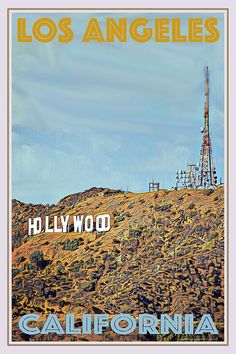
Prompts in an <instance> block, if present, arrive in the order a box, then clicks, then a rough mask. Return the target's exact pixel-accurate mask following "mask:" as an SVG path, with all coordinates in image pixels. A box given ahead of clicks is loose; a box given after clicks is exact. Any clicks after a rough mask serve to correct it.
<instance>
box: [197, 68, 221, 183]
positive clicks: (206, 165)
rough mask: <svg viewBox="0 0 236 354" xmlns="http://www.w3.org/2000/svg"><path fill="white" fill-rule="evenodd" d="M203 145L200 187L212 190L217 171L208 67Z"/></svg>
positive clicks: (215, 181)
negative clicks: (214, 162)
mask: <svg viewBox="0 0 236 354" xmlns="http://www.w3.org/2000/svg"><path fill="white" fill-rule="evenodd" d="M201 132H202V145H201V150H200V162H199V172H198V187H199V188H211V187H215V186H216V184H217V176H216V170H215V167H214V166H213V160H212V145H211V138H210V131H209V73H208V66H207V67H206V72H205V105H204V127H203V128H202V131H201Z"/></svg>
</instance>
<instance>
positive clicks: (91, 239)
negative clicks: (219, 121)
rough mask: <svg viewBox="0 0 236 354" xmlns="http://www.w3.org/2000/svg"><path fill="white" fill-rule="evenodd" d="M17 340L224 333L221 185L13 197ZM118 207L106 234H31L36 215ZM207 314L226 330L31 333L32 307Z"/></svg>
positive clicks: (44, 312)
mask: <svg viewBox="0 0 236 354" xmlns="http://www.w3.org/2000/svg"><path fill="white" fill-rule="evenodd" d="M12 212H13V225H12V230H13V236H12V238H13V254H12V264H13V265H12V277H13V289H12V290H13V340H14V341H24V340H30V341H35V340H44V341H49V340H50V341H51V340H58V341H71V340H75V341H76V340H78V341H80V340H83V341H84V340H85V341H91V340H96V341H121V340H122V341H130V340H131V341H133V340H140V341H146V340H149V341H150V340H153V341H156V340H159V341H161V340H169V341H173V340H184V341H186V340H198V341H203V340H214V341H222V340H223V336H224V333H223V327H224V323H223V322H224V303H223V297H224V292H223V285H224V279H223V272H224V269H223V257H224V234H223V232H224V190H223V187H218V188H216V189H215V190H214V191H213V190H205V191H203V190H198V191H196V190H181V191H164V190H163V191H159V192H158V193H157V192H153V193H138V194H132V193H126V194H125V193H122V192H121V191H111V190H109V189H103V188H100V189H97V188H92V189H91V190H89V191H86V192H84V194H83V193H78V194H74V195H71V196H68V197H66V198H64V199H62V200H61V201H60V202H59V203H58V204H56V205H53V206H49V205H47V206H44V205H32V204H29V205H28V204H24V203H21V202H19V201H16V200H14V201H13V208H12ZM102 213H109V214H110V215H111V222H112V224H111V230H110V231H108V232H106V233H99V232H92V233H85V232H84V233H81V234H79V233H74V232H69V233H50V234H47V233H42V234H39V235H35V236H31V237H29V236H28V235H27V221H28V218H29V217H34V216H44V215H50V216H53V215H68V214H69V215H82V214H84V215H88V214H92V215H94V216H96V215H98V214H102ZM30 312H34V313H39V314H41V320H42V321H43V319H45V318H46V315H47V314H49V313H56V314H57V315H58V317H61V318H62V319H63V318H64V314H65V313H75V314H76V318H77V322H78V324H79V323H80V320H81V316H82V314H83V313H91V314H93V313H106V314H109V315H111V316H114V315H116V314H119V313H130V314H132V315H133V316H134V317H137V315H138V314H139V313H150V314H154V315H158V314H160V313H168V314H170V315H171V314H173V313H183V314H184V313H193V314H194V316H195V319H196V320H198V319H199V318H200V317H201V315H202V314H204V313H210V314H211V315H212V316H213V318H214V321H215V323H216V325H217V328H218V330H219V331H220V335H215V336H210V335H204V336H195V337H194V336H187V335H186V336H184V335H182V336H179V337H178V338H176V336H174V335H168V336H161V335H159V336H149V337H145V336H138V335H137V334H133V335H130V336H125V337H124V336H118V335H116V334H114V333H112V332H111V330H106V331H105V332H104V334H103V335H100V336H99V335H97V336H95V335H90V336H88V335H87V336H86V335H84V336H83V335H78V336H69V335H68V336H66V335H65V336H62V335H61V336H56V335H44V336H42V335H37V336H31V337H28V336H26V335H23V334H22V333H20V331H19V329H18V320H19V318H20V316H22V315H24V314H26V313H30Z"/></svg>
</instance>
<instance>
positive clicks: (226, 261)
mask: <svg viewBox="0 0 236 354" xmlns="http://www.w3.org/2000/svg"><path fill="white" fill-rule="evenodd" d="M103 10H104V11H136V10H137V11H162V12H163V11H166V12H171V11H176V12H181V11H185V12H188V11H189V12H197V11H199V12H204V11H205V12H206V11H219V12H221V11H222V12H223V13H224V20H226V26H225V27H224V28H225V31H224V35H226V37H227V39H226V41H225V42H224V58H225V56H226V58H225V59H226V60H225V62H224V81H225V80H226V84H225V85H224V88H225V91H224V95H225V96H226V99H224V102H225V103H226V107H224V112H225V111H226V117H225V118H224V123H226V127H225V125H224V130H225V131H226V134H225V139H226V141H224V147H225V148H226V149H225V154H226V158H225V159H224V166H225V171H226V178H225V180H226V189H225V190H224V197H226V198H225V199H226V200H225V211H224V220H225V225H224V229H226V233H225V234H224V235H226V237H225V243H224V247H225V250H224V252H225V253H224V254H225V256H226V259H224V265H225V266H226V267H225V270H224V274H225V275H226V277H225V278H224V290H225V292H226V296H225V297H224V299H225V303H224V305H226V306H225V307H226V311H225V313H224V317H225V322H224V324H225V325H226V326H225V327H226V335H225V337H226V338H225V340H224V342H213V341H211V342H174V343H173V342H156V343H153V342H137V341H135V342H92V343H89V342H86V343H85V342H58V343H55V342H42V343H41V342H36V341H35V342H13V341H12V340H11V336H12V333H10V327H11V326H10V323H11V322H10V314H11V311H10V309H11V307H10V304H11V299H10V287H11V285H12V284H11V281H10V271H11V266H12V265H11V264H10V261H11V257H10V238H11V237H12V236H11V233H10V232H11V227H10V224H11V222H12V221H11V219H10V217H11V212H10V206H11V200H10V197H11V196H10V183H12V180H10V143H11V139H10V132H11V130H10V129H11V128H12V126H10V87H11V83H10V81H9V80H10V59H12V58H10V27H9V25H10V15H11V13H12V12H17V11H18V12H23V11H27V12H28V11H32V12H37V11H42V12H45V13H46V12H49V11H53V12H54V11H60V12H61V11H67V12H73V11H79V12H81V13H82V12H83V11H89V12H92V11H99V12H101V11H103ZM229 12H230V11H229V7H226V8H225V7H217V8H212V7H206V8H203V7H199V8H198V7H197V8H175V7H173V8H171V7H169V8H164V7H163V8H162V7H161V8H156V7H148V8H142V7H139V8H133V7H129V8H128V7H127V8H124V7H122V8H119V7H114V8H105V7H104V8H101V7H100V8H97V7H95V8H94V7H89V8H75V7H69V8H65V7H48V8H47V7H46V8H45V7H44V8H40V7H39V8H36V7H35V8H31V7H19V8H18V7H13V8H7V199H8V205H7V220H8V223H7V236H8V237H7V307H8V311H7V329H8V330H7V346H165V347H168V346H171V347H172V346H229ZM224 40H225V38H224ZM225 47H226V49H225ZM225 66H226V70H225ZM226 280H227V281H226Z"/></svg>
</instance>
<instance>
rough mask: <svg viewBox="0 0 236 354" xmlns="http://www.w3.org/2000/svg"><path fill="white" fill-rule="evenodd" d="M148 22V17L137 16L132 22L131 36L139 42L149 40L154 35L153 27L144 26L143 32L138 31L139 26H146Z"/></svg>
mask: <svg viewBox="0 0 236 354" xmlns="http://www.w3.org/2000/svg"><path fill="white" fill-rule="evenodd" d="M147 23H148V19H146V18H142V17H140V18H136V19H135V20H134V21H132V22H131V24H130V28H129V33H130V36H131V37H132V38H133V40H135V41H136V42H138V43H144V42H147V41H148V40H149V39H150V38H151V37H152V29H151V28H144V29H143V33H139V32H138V27H140V26H145V25H146V24H147Z"/></svg>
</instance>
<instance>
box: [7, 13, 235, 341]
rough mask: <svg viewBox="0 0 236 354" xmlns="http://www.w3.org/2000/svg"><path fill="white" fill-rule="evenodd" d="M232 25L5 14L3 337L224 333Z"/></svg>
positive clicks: (188, 18)
mask: <svg viewBox="0 0 236 354" xmlns="http://www.w3.org/2000/svg"><path fill="white" fill-rule="evenodd" d="M227 28H228V10H227V9H220V10H219V9H218V10H217V9H210V10H209V9H208V10H204V9H195V10H191V9H185V10H181V9H180V10H176V9H175V10H169V11H168V10H161V9H156V10H154V9H152V10H148V9H146V10H144V9H143V10H139V9H129V10H125V9H120V10H119V9H116V10H112V9H101V10H99V9H91V10H86V11H85V10H82V9H80V10H79V9H78V10H76V9H50V10H47V9H37V10H33V9H10V10H8V49H9V50H8V66H9V67H8V82H9V92H8V105H9V131H8V135H9V136H8V141H9V241H8V242H9V245H8V252H9V289H8V291H9V314H8V317H9V326H8V327H9V328H8V331H9V343H10V344H11V345H15V344H16V345H17V344H18V345H19V344H20V345H28V344H31V345H41V344H44V345H45V344H47V345H53V344H64V345H82V344H83V345H89V344H92V343H95V344H98V345H104V344H110V345H120V344H122V345H127V344H136V345H155V344H156V345H170V344H172V345H173V344H175V345H183V344H189V345H196V346H197V345H202V344H211V345H215V346H217V345H226V344H227V342H228V325H227V323H228V313H227V291H228V282H227V259H228V254H227V252H228V251H227V250H228V241H227V240H228V232H227V222H228V221H227V220H228V214H227V200H228V184H227V179H228V152H227V151H228V148H227V146H228V106H227V83H228V71H227V68H228V30H227Z"/></svg>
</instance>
